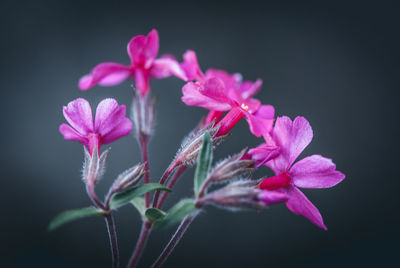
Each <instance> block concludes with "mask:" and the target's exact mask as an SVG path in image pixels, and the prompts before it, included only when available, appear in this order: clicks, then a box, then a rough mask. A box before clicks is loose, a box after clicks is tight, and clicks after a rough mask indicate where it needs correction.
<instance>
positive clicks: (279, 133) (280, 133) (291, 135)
mask: <svg viewBox="0 0 400 268" xmlns="http://www.w3.org/2000/svg"><path fill="white" fill-rule="evenodd" d="M272 137H273V139H274V141H275V142H276V145H277V146H279V147H280V149H281V154H280V155H279V156H278V157H277V158H275V159H274V160H272V161H270V162H268V163H267V165H268V166H269V167H271V168H272V169H273V170H274V171H278V172H285V171H287V170H288V169H289V168H290V166H291V165H292V164H293V162H294V161H295V160H296V158H297V157H298V156H299V155H300V154H301V152H302V151H303V150H304V149H305V148H306V147H307V145H308V144H310V142H311V140H312V137H313V132H312V129H311V126H310V124H309V123H308V121H307V119H305V118H304V117H301V116H298V117H296V118H295V119H294V121H293V122H292V120H290V118H289V117H287V116H282V117H278V118H277V119H276V123H275V127H274V129H273V130H272Z"/></svg>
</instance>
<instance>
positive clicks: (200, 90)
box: [181, 51, 275, 137]
mask: <svg viewBox="0 0 400 268" xmlns="http://www.w3.org/2000/svg"><path fill="white" fill-rule="evenodd" d="M183 58H184V62H183V63H182V64H181V67H182V69H183V70H184V71H185V73H186V76H187V77H188V79H189V80H196V82H189V83H187V84H186V85H185V86H184V87H183V88H182V93H183V96H182V101H183V102H184V103H185V104H187V105H189V106H199V107H203V108H205V109H208V110H210V113H209V115H208V116H207V119H206V122H205V123H209V122H211V121H212V120H218V119H219V118H220V116H221V115H222V114H223V112H225V111H230V112H232V114H230V113H228V114H227V116H226V117H225V118H224V119H225V121H228V122H229V124H227V122H225V121H224V119H222V120H221V122H222V123H224V124H222V126H224V125H226V126H227V128H226V129H225V128H223V129H222V130H220V133H219V134H218V135H223V134H225V133H227V131H229V129H230V128H232V127H233V126H234V124H236V123H237V122H238V121H239V120H240V119H241V118H242V117H243V116H244V117H245V118H246V120H247V122H248V123H249V126H250V131H251V132H252V133H253V134H254V135H256V136H257V137H260V136H262V135H263V134H265V133H268V132H269V130H270V129H271V128H272V124H273V118H274V113H275V111H274V107H273V106H271V105H261V103H260V101H259V100H257V99H254V98H252V96H254V95H255V94H256V93H257V92H258V91H259V90H260V88H261V85H262V81H261V79H258V80H257V81H256V82H254V83H253V82H250V81H245V82H242V78H241V76H240V74H229V73H227V72H226V71H223V70H217V69H209V70H207V71H206V73H205V74H203V72H202V71H201V69H200V67H199V65H198V61H197V57H196V54H195V53H194V52H193V51H187V52H186V53H185V54H184V56H183ZM223 121H224V122H223ZM228 128H229V129H228Z"/></svg>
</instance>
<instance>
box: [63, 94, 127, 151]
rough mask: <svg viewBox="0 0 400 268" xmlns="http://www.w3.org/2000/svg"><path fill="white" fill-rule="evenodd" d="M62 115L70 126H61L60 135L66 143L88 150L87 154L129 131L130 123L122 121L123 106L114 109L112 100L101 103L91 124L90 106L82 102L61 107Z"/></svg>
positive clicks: (125, 119) (123, 116) (77, 101)
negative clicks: (74, 143) (76, 143)
mask: <svg viewBox="0 0 400 268" xmlns="http://www.w3.org/2000/svg"><path fill="white" fill-rule="evenodd" d="M63 114H64V117H65V119H66V120H67V122H68V123H69V124H70V125H67V124H65V123H64V124H61V125H60V127H59V130H60V132H61V134H62V135H63V136H64V138H65V139H66V140H74V141H79V142H80V143H82V144H83V145H85V146H88V148H89V153H90V154H92V152H93V149H94V147H95V146H96V147H97V149H99V148H100V146H101V145H102V144H107V143H111V142H113V141H115V140H117V139H119V138H121V137H123V136H126V135H128V134H129V133H130V132H131V130H132V122H131V120H129V119H128V118H126V117H125V116H126V107H125V105H118V102H117V101H116V100H114V99H104V100H102V101H101V102H100V103H99V105H98V106H97V109H96V118H95V120H94V124H93V117H92V109H91V107H90V104H89V102H88V101H86V100H85V99H82V98H79V99H76V100H74V101H71V102H70V103H68V106H64V107H63ZM98 151H100V150H98Z"/></svg>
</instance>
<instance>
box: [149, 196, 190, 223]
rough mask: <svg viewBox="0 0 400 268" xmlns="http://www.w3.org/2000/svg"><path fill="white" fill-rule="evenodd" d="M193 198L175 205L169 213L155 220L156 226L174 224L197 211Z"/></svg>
mask: <svg viewBox="0 0 400 268" xmlns="http://www.w3.org/2000/svg"><path fill="white" fill-rule="evenodd" d="M196 209H197V208H196V206H195V203H194V200H193V199H184V200H181V201H180V202H179V203H177V204H176V205H175V206H173V207H172V208H171V209H170V210H169V211H168V213H167V214H166V215H165V216H164V217H162V218H160V219H158V220H156V221H155V222H154V227H155V228H162V227H168V226H172V225H174V224H176V223H178V222H180V221H181V220H183V218H185V217H186V216H188V215H190V214H192V213H193V212H195V211H196Z"/></svg>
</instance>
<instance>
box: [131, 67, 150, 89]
mask: <svg viewBox="0 0 400 268" xmlns="http://www.w3.org/2000/svg"><path fill="white" fill-rule="evenodd" d="M134 76H135V86H136V89H137V90H139V91H140V93H141V94H142V95H143V96H144V95H146V93H147V92H148V91H149V90H150V75H149V73H148V71H147V70H143V69H140V68H138V69H136V70H135V75H134Z"/></svg>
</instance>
